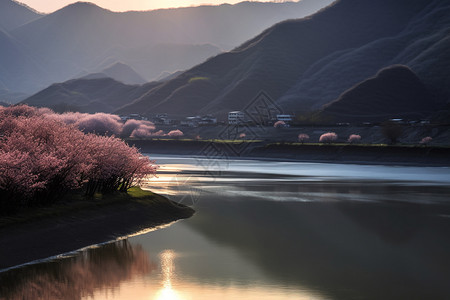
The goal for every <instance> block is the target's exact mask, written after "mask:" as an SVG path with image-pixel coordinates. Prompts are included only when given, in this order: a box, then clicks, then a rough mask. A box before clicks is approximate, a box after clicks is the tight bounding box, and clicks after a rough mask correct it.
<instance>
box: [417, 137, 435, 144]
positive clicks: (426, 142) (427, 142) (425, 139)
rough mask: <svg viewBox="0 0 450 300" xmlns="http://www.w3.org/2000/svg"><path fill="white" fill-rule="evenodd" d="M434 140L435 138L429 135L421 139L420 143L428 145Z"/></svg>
mask: <svg viewBox="0 0 450 300" xmlns="http://www.w3.org/2000/svg"><path fill="white" fill-rule="evenodd" d="M432 141H433V138H432V137H431V136H427V137H424V138H423V139H422V140H421V141H420V144H421V145H428V144H429V143H431V142H432Z"/></svg>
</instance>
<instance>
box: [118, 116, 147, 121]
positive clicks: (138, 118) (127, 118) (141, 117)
mask: <svg viewBox="0 0 450 300" xmlns="http://www.w3.org/2000/svg"><path fill="white" fill-rule="evenodd" d="M120 119H122V121H127V120H147V118H144V117H143V116H141V115H140V114H129V115H125V116H120Z"/></svg>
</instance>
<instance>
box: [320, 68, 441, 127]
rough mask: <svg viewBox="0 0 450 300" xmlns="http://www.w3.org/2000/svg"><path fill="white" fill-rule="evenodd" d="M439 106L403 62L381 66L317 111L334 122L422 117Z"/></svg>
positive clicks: (322, 116)
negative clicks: (385, 66)
mask: <svg viewBox="0 0 450 300" xmlns="http://www.w3.org/2000/svg"><path fill="white" fill-rule="evenodd" d="M438 108H439V106H438V105H436V103H434V101H433V97H432V95H431V94H430V93H429V92H428V89H427V88H426V86H425V84H424V83H423V82H422V81H421V80H420V79H419V77H418V76H417V75H416V74H414V72H413V71H411V69H409V68H408V67H405V66H402V65H396V66H390V67H388V68H385V69H382V70H381V71H380V72H379V73H378V74H376V76H375V77H372V78H369V79H367V80H365V81H363V82H361V83H359V84H357V85H356V86H354V87H352V88H351V89H349V90H347V91H345V92H344V93H343V94H342V95H341V96H340V97H339V98H338V99H337V100H336V101H334V102H331V103H329V104H327V105H325V107H324V108H323V110H322V111H321V112H320V113H319V116H320V119H322V120H332V121H334V122H382V121H385V120H388V119H393V118H404V119H413V120H417V119H422V118H425V117H428V116H429V115H431V114H432V112H433V111H435V110H436V109H438Z"/></svg>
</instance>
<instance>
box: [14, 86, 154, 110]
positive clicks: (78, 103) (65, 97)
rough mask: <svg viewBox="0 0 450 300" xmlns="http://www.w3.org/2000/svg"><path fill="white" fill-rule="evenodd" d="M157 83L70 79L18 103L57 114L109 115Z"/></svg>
mask: <svg viewBox="0 0 450 300" xmlns="http://www.w3.org/2000/svg"><path fill="white" fill-rule="evenodd" d="M158 84H159V83H154V82H153V83H147V84H145V85H127V84H124V83H122V82H118V81H116V80H114V79H111V78H98V79H73V80H69V81H66V82H64V83H56V84H53V85H51V86H50V87H48V88H46V89H45V90H43V91H41V92H39V93H37V94H35V95H33V96H31V97H29V98H27V99H25V100H24V101H22V102H21V103H24V104H29V105H32V106H38V107H49V108H51V109H54V110H55V111H57V112H61V111H66V110H72V111H80V112H112V111H113V110H114V109H116V108H117V107H119V106H121V105H124V103H127V102H130V101H131V100H133V99H135V98H137V97H139V96H141V95H142V94H144V93H145V92H147V91H149V90H151V89H152V88H153V87H155V86H157V85H158Z"/></svg>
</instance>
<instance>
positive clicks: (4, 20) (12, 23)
mask: <svg viewBox="0 0 450 300" xmlns="http://www.w3.org/2000/svg"><path fill="white" fill-rule="evenodd" d="M40 17H42V14H40V13H38V12H36V11H35V10H33V9H32V8H30V7H28V6H26V5H25V4H22V3H19V2H16V1H13V0H0V29H3V30H5V31H10V30H12V29H14V28H17V27H19V26H22V25H24V24H26V23H29V22H31V21H34V20H36V19H39V18H40Z"/></svg>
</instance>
